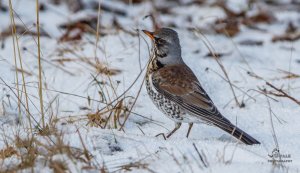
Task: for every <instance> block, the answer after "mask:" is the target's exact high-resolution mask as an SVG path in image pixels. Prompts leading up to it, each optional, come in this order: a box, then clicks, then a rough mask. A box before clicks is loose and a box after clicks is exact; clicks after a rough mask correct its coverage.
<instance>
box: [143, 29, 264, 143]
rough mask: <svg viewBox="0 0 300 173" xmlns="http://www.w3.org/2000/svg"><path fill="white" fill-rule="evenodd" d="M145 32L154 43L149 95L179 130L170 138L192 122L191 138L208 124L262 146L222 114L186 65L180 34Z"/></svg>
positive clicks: (149, 76) (148, 81)
mask: <svg viewBox="0 0 300 173" xmlns="http://www.w3.org/2000/svg"><path fill="white" fill-rule="evenodd" d="M143 32H144V33H145V34H146V35H147V36H149V37H150V38H151V40H152V42H153V48H152V55H151V57H150V58H151V59H150V61H149V65H148V67H147V73H146V88H147V92H148V94H149V96H150V98H151V99H152V101H153V103H154V104H155V105H156V107H158V108H159V109H160V110H161V111H162V112H163V113H164V114H165V115H166V116H167V117H168V118H170V119H171V120H173V121H174V122H175V128H174V129H173V130H172V131H171V132H170V133H169V134H168V135H167V138H169V137H170V136H171V135H172V134H173V133H174V132H175V131H176V130H178V129H179V128H180V126H181V123H189V129H188V132H187V135H186V136H187V137H188V136H189V133H190V131H191V128H192V126H193V123H206V124H210V125H213V126H216V127H219V128H220V129H222V130H224V131H225V132H227V133H229V134H231V135H233V136H234V137H235V138H237V139H238V140H240V141H241V142H243V143H245V144H248V145H252V144H260V142H259V141H257V140H256V139H254V138H253V137H251V136H250V135H248V134H247V133H246V132H244V131H243V130H241V129H239V128H238V127H236V126H235V125H233V124H232V123H231V122H230V121H229V120H228V119H226V118H225V117H224V116H223V115H222V114H221V113H220V112H219V111H218V109H217V108H216V106H215V105H214V103H213V102H212V100H211V99H210V98H209V96H208V95H207V93H206V92H205V91H204V89H203V88H202V86H201V84H200V83H199V81H198V79H197V77H196V76H195V75H194V73H193V72H192V70H191V69H190V68H189V67H188V66H187V65H186V64H185V63H184V61H183V59H182V57H181V46H180V43H179V38H178V35H177V32H176V31H174V30H172V29H169V28H161V29H158V30H157V31H155V32H150V31H146V30H143Z"/></svg>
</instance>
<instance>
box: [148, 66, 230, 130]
mask: <svg viewBox="0 0 300 173" xmlns="http://www.w3.org/2000/svg"><path fill="white" fill-rule="evenodd" d="M152 81H153V86H154V87H155V89H156V90H157V91H158V92H159V93H162V94H163V95H164V96H165V97H167V98H168V99H170V100H171V101H173V102H175V103H177V104H178V105H179V106H181V107H182V108H184V109H185V110H186V111H188V112H189V113H191V114H193V115H196V116H199V118H201V119H202V120H205V121H207V122H208V123H212V124H215V125H218V126H221V127H223V128H225V129H227V128H230V125H231V123H230V121H229V120H227V119H226V118H225V117H223V116H222V115H221V114H220V112H219V111H218V109H217V108H216V107H215V105H214V103H213V102H212V100H211V99H210V97H209V96H208V95H207V94H206V92H205V90H204V89H203V88H202V87H201V85H200V83H199V81H198V79H197V78H196V76H195V75H194V74H193V72H192V71H191V69H189V68H188V67H187V66H183V65H173V66H167V67H164V68H161V69H159V70H158V71H156V72H154V74H153V75H152Z"/></svg>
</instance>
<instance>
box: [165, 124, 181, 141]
mask: <svg viewBox="0 0 300 173" xmlns="http://www.w3.org/2000/svg"><path fill="white" fill-rule="evenodd" d="M180 126H181V123H176V124H175V128H174V129H173V130H172V131H171V132H170V133H169V134H168V135H167V138H169V137H170V136H171V135H172V134H173V133H174V132H176V130H178V129H179V128H180Z"/></svg>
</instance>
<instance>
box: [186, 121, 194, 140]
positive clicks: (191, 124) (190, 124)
mask: <svg viewBox="0 0 300 173" xmlns="http://www.w3.org/2000/svg"><path fill="white" fill-rule="evenodd" d="M192 127H193V123H189V130H188V132H187V134H186V137H187V138H188V137H189V134H190V132H191V130H192Z"/></svg>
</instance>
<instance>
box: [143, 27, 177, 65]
mask: <svg viewBox="0 0 300 173" xmlns="http://www.w3.org/2000/svg"><path fill="white" fill-rule="evenodd" d="M143 32H144V33H145V34H146V35H147V36H149V38H150V39H151V40H152V42H153V46H154V47H153V48H154V54H155V55H156V57H157V60H158V61H160V63H162V64H163V65H172V64H179V63H182V58H181V47H180V42H179V38H178V34H177V32H176V31H174V30H172V29H170V28H160V29H158V30H156V31H154V32H150V31H146V30H143Z"/></svg>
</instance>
